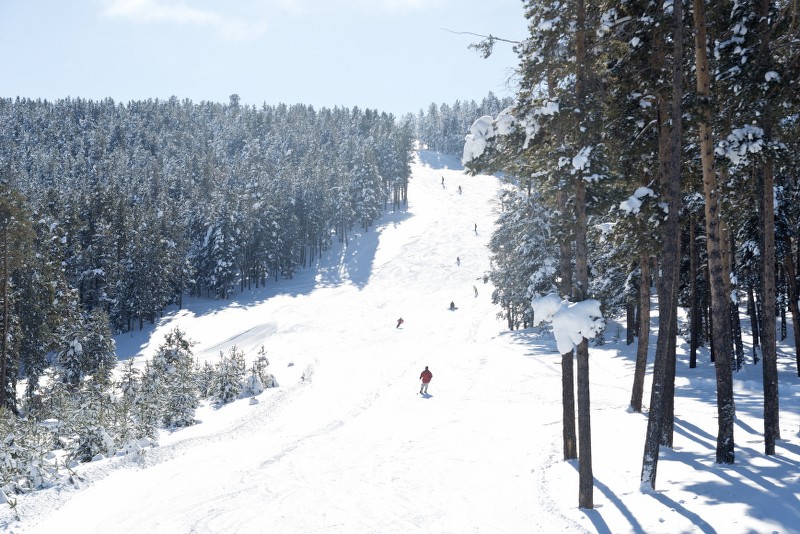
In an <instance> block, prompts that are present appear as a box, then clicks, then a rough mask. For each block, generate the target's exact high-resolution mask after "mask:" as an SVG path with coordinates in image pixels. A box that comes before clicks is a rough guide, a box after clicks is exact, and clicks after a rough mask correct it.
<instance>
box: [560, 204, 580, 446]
mask: <svg viewBox="0 0 800 534" xmlns="http://www.w3.org/2000/svg"><path fill="white" fill-rule="evenodd" d="M556 196H557V199H558V203H559V205H560V206H565V205H566V204H567V194H566V191H564V190H563V189H559V191H558V193H557V194H556ZM559 252H560V258H559V268H560V270H561V288H560V289H561V295H562V297H565V298H568V297H570V296H571V295H572V248H571V247H570V244H569V243H568V242H566V240H565V241H562V243H561V245H560V251H559ZM561 407H562V423H561V424H562V429H561V435H562V438H563V442H564V443H563V446H564V460H574V459H575V458H577V457H578V434H577V429H576V427H575V425H576V423H575V364H574V353H573V351H569V352H565V353H564V354H562V355H561Z"/></svg>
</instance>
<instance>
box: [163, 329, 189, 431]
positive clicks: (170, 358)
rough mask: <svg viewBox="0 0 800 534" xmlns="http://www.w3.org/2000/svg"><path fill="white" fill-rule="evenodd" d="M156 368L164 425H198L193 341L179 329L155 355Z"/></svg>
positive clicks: (167, 338) (165, 339) (166, 338)
mask: <svg viewBox="0 0 800 534" xmlns="http://www.w3.org/2000/svg"><path fill="white" fill-rule="evenodd" d="M152 369H153V371H154V372H155V373H156V374H157V375H158V378H159V388H160V390H161V398H162V402H163V404H162V406H161V422H162V423H163V424H164V426H166V427H168V428H170V427H181V426H188V425H192V424H194V423H195V419H194V413H195V409H196V408H197V405H198V397H197V389H196V387H195V370H194V356H193V355H192V350H191V342H190V341H189V340H188V339H186V337H185V334H184V333H183V332H182V331H181V330H180V329H179V328H175V329H174V330H172V331H171V332H169V333H167V335H166V337H165V338H164V342H163V343H162V344H161V346H160V347H159V348H158V351H156V354H155V355H154V356H153V361H152Z"/></svg>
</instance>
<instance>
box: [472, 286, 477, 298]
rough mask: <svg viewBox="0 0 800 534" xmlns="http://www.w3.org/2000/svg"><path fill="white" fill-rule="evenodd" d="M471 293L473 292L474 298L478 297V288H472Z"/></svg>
mask: <svg viewBox="0 0 800 534" xmlns="http://www.w3.org/2000/svg"><path fill="white" fill-rule="evenodd" d="M472 291H474V292H475V296H476V297H477V296H478V288H477V287H475V286H472Z"/></svg>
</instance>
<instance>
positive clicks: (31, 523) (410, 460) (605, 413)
mask: <svg viewBox="0 0 800 534" xmlns="http://www.w3.org/2000/svg"><path fill="white" fill-rule="evenodd" d="M442 178H444V187H443V186H442ZM459 185H460V186H461V187H462V189H463V192H462V193H461V194H459V192H458V186H459ZM499 187H500V184H499V182H498V180H497V179H496V178H494V177H487V176H477V177H469V176H466V175H464V174H463V171H462V170H461V166H460V164H459V162H458V158H449V157H442V156H439V155H438V154H435V153H431V152H420V154H419V157H418V159H417V161H416V162H415V164H414V166H413V178H412V180H411V184H410V188H409V199H410V200H409V207H408V210H407V211H401V212H397V213H389V214H388V215H386V216H385V217H384V218H383V219H382V220H381V221H379V223H378V225H377V226H376V227H374V228H372V229H370V230H369V231H368V232H360V233H355V234H353V235H352V236H351V238H350V240H349V242H348V246H347V247H346V248H336V249H335V250H334V251H332V252H329V253H326V254H325V256H324V257H323V258H322V259H321V260H320V261H319V265H318V266H316V267H315V268H314V269H307V270H305V271H303V272H300V273H298V275H297V276H295V277H294V278H293V279H292V280H282V281H277V282H274V281H270V282H269V283H268V285H267V287H266V288H261V289H258V290H256V289H253V290H250V291H245V292H244V293H241V294H238V295H235V296H234V297H233V298H232V299H231V300H228V301H209V300H191V301H189V302H188V303H187V307H186V308H184V309H182V310H171V311H170V313H169V314H167V315H166V316H165V317H164V318H163V319H162V320H161V321H160V322H159V323H158V325H156V326H155V327H153V328H150V329H148V330H146V331H143V332H135V333H133V334H127V335H124V336H120V337H119V338H118V339H117V343H118V353H119V356H120V358H121V359H128V358H131V357H133V358H136V361H137V365H143V363H144V360H145V359H146V358H149V357H151V356H152V354H153V353H154V352H155V350H156V349H157V347H158V346H159V344H160V343H161V341H162V340H163V338H164V335H165V333H166V332H168V331H170V330H171V329H173V328H174V327H176V326H179V327H180V328H181V329H182V330H184V331H185V332H186V334H187V336H188V337H189V338H190V339H193V340H194V341H195V342H196V345H195V346H194V353H195V355H196V356H197V357H198V358H199V359H200V360H203V359H210V360H211V361H217V359H218V357H219V353H220V351H227V350H228V348H229V347H230V346H232V345H236V346H237V347H239V348H240V349H242V350H244V351H245V352H246V353H247V355H248V358H249V359H251V360H252V359H253V358H255V356H256V355H257V351H258V348H259V347H260V346H261V345H262V344H263V345H264V346H265V348H266V349H267V351H268V352H267V356H268V357H269V359H270V367H269V371H270V372H272V373H273V374H274V375H275V377H276V378H277V380H278V382H279V383H280V387H279V388H275V389H269V390H267V391H265V392H264V393H262V394H260V395H258V396H257V397H255V398H254V399H255V401H253V400H251V399H241V400H238V401H236V402H234V403H232V404H229V405H225V406H222V407H219V408H215V407H213V406H210V405H208V404H204V405H203V407H202V408H201V409H200V410H198V414H197V416H198V419H200V420H201V421H202V422H201V423H200V424H198V425H195V426H193V427H190V428H186V429H182V430H178V431H176V432H173V433H166V432H162V434H161V436H160V439H159V446H158V447H155V448H153V449H147V450H146V452H145V454H144V455H143V456H141V457H137V456H135V455H133V456H130V457H124V458H119V457H118V458H112V459H105V460H100V461H97V462H93V463H90V464H82V465H81V466H80V467H79V468H78V469H77V473H78V475H80V482H78V484H77V486H76V487H73V486H63V487H55V488H50V489H47V490H43V491H39V492H36V493H34V494H30V495H23V496H19V497H18V501H17V506H16V509H14V510H12V509H11V508H10V507H9V506H7V505H6V506H4V507H3V508H2V512H1V514H2V515H0V528H3V529H5V530H6V531H7V532H13V533H30V534H33V533H72V532H76V533H77V532H80V533H82V534H88V533H128V532H130V533H134V532H135V533H148V534H156V533H170V534H174V533H262V532H264V533H266V532H270V533H312V532H313V533H319V532H326V533H403V534H409V533H416V532H419V533H423V532H424V533H454V534H461V533H476V532H480V533H536V532H546V533H554V532H565V531H567V532H611V533H625V532H646V533H679V532H680V533H684V532H706V533H709V532H724V533H725V534H734V533H745V532H748V533H749V532H754V533H755V532H757V533H771V532H779V533H789V532H800V435H798V429H799V428H800V387H798V378H797V376H796V369H795V367H794V364H793V357H794V352H793V350H791V348H790V346H789V345H788V344H787V342H783V343H781V346H780V359H779V368H780V377H781V382H780V395H781V416H780V422H781V434H782V438H783V440H781V441H779V442H778V444H777V452H778V454H777V455H776V456H774V457H767V456H764V455H763V454H762V451H763V448H764V443H763V438H762V436H761V431H762V428H763V423H762V401H761V398H762V387H761V367H760V366H753V365H752V362H751V361H750V360H749V358H748V365H747V366H746V368H745V369H744V370H743V371H741V372H739V373H736V375H735V391H736V407H737V422H736V429H735V431H736V464H735V465H733V466H721V465H717V464H715V463H714V451H715V440H716V406H715V402H714V398H715V394H714V373H713V366H712V365H711V364H710V363H709V362H708V357H707V355H705V354H704V355H702V356H701V362H700V365H699V367H698V368H697V369H694V370H691V369H688V362H687V360H688V356H687V354H686V350H685V345H681V346H680V349H679V350H680V354H679V362H678V378H677V384H676V395H677V398H676V403H675V416H676V421H675V439H674V449H672V450H667V449H662V454H661V459H660V462H659V464H658V479H657V488H656V490H655V491H644V492H643V491H642V490H640V483H639V479H640V471H641V464H642V455H643V450H644V437H645V428H646V424H647V420H646V415H642V414H635V413H631V412H629V410H628V405H629V401H630V389H631V385H632V381H633V367H634V357H635V345H631V346H626V345H625V343H624V337H625V336H624V328H620V327H619V326H618V323H616V322H614V321H613V320H610V321H608V325H607V329H606V334H605V336H606V340H607V343H606V344H605V345H603V346H594V345H593V346H592V348H591V358H590V360H591V362H590V373H591V402H592V413H591V418H592V444H593V451H592V453H593V468H594V477H595V489H594V504H595V508H594V509H593V510H582V509H579V508H578V473H577V468H578V464H577V461H570V462H565V461H563V460H562V452H561V369H560V356H559V355H558V353H557V351H556V349H555V341H554V339H553V336H552V334H551V333H549V332H547V331H540V330H539V329H529V330H525V331H517V332H509V331H508V330H507V329H506V328H505V324H504V322H503V321H502V320H500V319H498V318H497V316H496V314H497V312H498V308H497V307H496V306H494V305H492V304H491V300H490V295H491V292H492V287H491V284H485V283H484V282H483V278H482V276H483V274H484V272H485V271H486V270H487V269H488V267H489V259H488V258H489V251H488V249H487V247H486V245H487V243H488V240H489V237H490V232H491V229H492V227H493V223H494V220H495V217H496V209H497V208H496V205H495V203H494V201H493V199H494V194H495V192H496V191H497V189H498V188H499ZM475 225H477V232H476V231H475ZM457 258H459V259H460V265H458V264H457V262H456V259H457ZM475 289H477V292H478V294H477V296H476V295H475ZM450 301H454V302H455V305H456V307H457V309H456V310H455V311H450V310H448V309H447V308H448V305H449V303H450ZM399 317H402V318H403V319H404V320H405V322H404V324H403V325H402V326H400V327H399V328H397V327H396V324H397V319H398V318H399ZM656 321H657V318H655V319H654V320H653V333H654V335H655V333H656V331H657V324H656ZM620 338H622V339H620ZM789 339H791V333H790V336H789ZM650 363H651V364H652V347H651V361H650ZM426 365H427V366H429V367H430V369H431V371H432V372H433V381H432V382H431V385H430V390H429V396H428V397H421V396H420V395H419V394H418V392H419V374H420V372H421V371H422V369H423V368H424V366H426ZM649 383H650V379H649V376H648V379H647V388H648V389H646V391H645V397H644V399H645V404H647V402H648V400H649ZM17 516H18V518H19V519H15V517H17Z"/></svg>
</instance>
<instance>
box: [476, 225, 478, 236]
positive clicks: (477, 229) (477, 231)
mask: <svg viewBox="0 0 800 534" xmlns="http://www.w3.org/2000/svg"><path fill="white" fill-rule="evenodd" d="M475 235H478V223H475Z"/></svg>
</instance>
